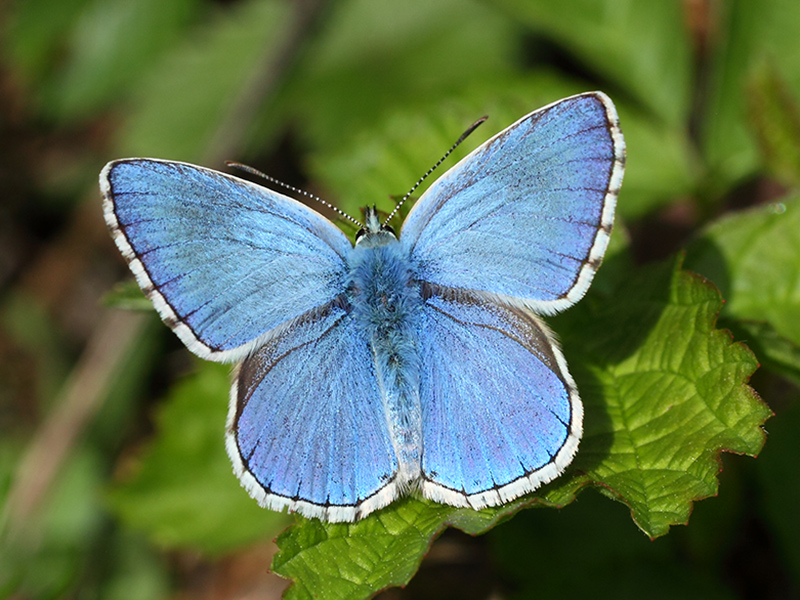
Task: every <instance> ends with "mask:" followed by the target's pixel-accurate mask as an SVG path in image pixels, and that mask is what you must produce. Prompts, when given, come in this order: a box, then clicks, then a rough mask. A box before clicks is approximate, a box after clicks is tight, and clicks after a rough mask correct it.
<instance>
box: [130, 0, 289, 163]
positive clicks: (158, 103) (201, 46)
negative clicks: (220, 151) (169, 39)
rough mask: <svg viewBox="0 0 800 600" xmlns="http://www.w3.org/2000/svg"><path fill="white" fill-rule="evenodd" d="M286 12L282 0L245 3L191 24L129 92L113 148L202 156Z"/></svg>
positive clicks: (268, 50) (279, 36)
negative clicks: (191, 29)
mask: <svg viewBox="0 0 800 600" xmlns="http://www.w3.org/2000/svg"><path fill="white" fill-rule="evenodd" d="M288 17H289V7H288V5H287V4H285V3H282V2H277V1H271V0H270V1H263V0H259V1H255V0H250V1H248V2H242V3H237V4H236V5H235V6H233V7H232V8H231V9H230V10H227V11H224V12H223V11H220V12H219V13H218V18H216V19H213V20H211V21H209V22H208V23H207V24H205V26H204V27H201V28H198V30H197V31H195V32H194V35H193V36H192V37H191V38H190V39H186V40H184V41H183V43H181V44H180V45H178V46H177V47H176V48H175V49H174V50H173V51H171V52H169V53H168V54H167V55H165V57H164V59H163V60H162V61H161V62H160V63H159V64H158V65H156V66H154V67H153V68H152V69H151V71H150V73H148V76H147V78H146V79H145V80H144V81H143V82H142V84H141V86H140V87H139V89H137V93H136V95H135V98H134V102H133V106H134V110H133V111H132V114H131V115H130V117H129V119H128V120H127V122H126V123H125V126H124V128H123V130H122V132H121V136H120V142H119V148H120V151H121V152H122V153H123V154H124V155H127V156H156V157H160V158H174V159H176V160H183V161H190V162H191V161H194V162H198V161H201V160H203V158H204V157H207V156H208V152H209V145H212V150H213V142H214V141H215V140H216V138H215V136H216V135H218V129H219V128H220V126H221V123H222V122H223V120H224V119H225V118H226V117H228V111H229V110H230V108H231V104H232V103H233V101H234V99H235V98H236V96H237V93H238V92H239V91H240V90H241V89H243V88H244V87H245V86H246V85H247V84H248V83H249V81H250V78H251V77H253V74H254V73H256V72H257V71H258V70H260V69H264V68H267V67H266V66H265V64H267V63H268V60H267V58H268V57H270V56H272V55H274V53H275V52H276V51H277V49H278V48H279V47H280V44H281V43H282V41H283V40H284V37H285V36H286V35H288V27H287V19H288ZM248 116H249V115H248ZM224 158H231V159H232V158H235V157H227V156H226V157H223V159H224ZM211 166H213V165H211ZM220 166H221V165H220Z"/></svg>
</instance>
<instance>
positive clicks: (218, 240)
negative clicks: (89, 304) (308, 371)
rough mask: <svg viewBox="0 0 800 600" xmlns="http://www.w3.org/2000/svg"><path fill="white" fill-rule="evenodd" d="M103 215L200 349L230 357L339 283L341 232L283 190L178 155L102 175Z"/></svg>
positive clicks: (156, 300) (166, 311) (345, 244)
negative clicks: (185, 160)
mask: <svg viewBox="0 0 800 600" xmlns="http://www.w3.org/2000/svg"><path fill="white" fill-rule="evenodd" d="M100 187H101V189H102V191H103V194H104V196H105V201H104V212H105V218H106V223H107V224H108V226H109V228H110V229H111V232H112V235H113V237H114V241H115V242H116V244H117V246H118V247H119V249H120V251H121V252H122V254H123V255H124V256H125V258H126V259H127V260H128V263H129V265H130V268H131V270H132V271H133V273H134V275H135V276H136V280H137V281H138V283H139V285H140V287H141V288H142V290H143V291H144V292H145V294H146V295H147V296H148V297H149V298H150V299H151V300H152V302H153V304H154V305H155V307H156V310H157V311H158V313H159V315H160V316H161V318H162V319H163V320H164V322H165V323H167V325H169V326H170V327H172V329H173V330H174V331H175V333H176V334H177V335H178V336H179V337H180V338H181V340H182V341H183V342H184V343H185V344H186V346H187V347H188V348H189V349H190V350H191V351H192V352H194V353H195V354H197V355H198V356H200V357H202V358H205V359H209V360H216V361H223V362H226V361H237V360H241V359H242V358H244V357H245V356H247V355H248V354H249V353H250V352H252V351H253V350H255V349H256V348H258V347H259V346H260V345H261V344H262V343H263V342H264V341H265V340H266V339H267V338H268V337H269V336H270V335H272V333H274V332H272V333H271V330H273V329H274V328H276V327H278V326H279V325H281V324H283V323H287V322H289V321H291V320H292V319H295V318H297V317H300V316H301V315H303V314H304V313H306V312H308V311H309V310H312V309H314V308H316V307H319V306H322V305H324V304H326V303H328V302H330V301H331V300H333V299H334V298H336V297H337V296H338V295H340V294H341V293H342V292H343V291H344V277H345V274H346V258H345V257H346V256H347V254H348V253H349V252H350V251H351V250H352V245H351V244H350V242H349V241H348V239H347V237H346V236H345V235H344V234H343V233H342V232H341V231H340V230H339V229H338V228H337V227H336V226H334V225H333V224H332V223H330V222H329V221H328V220H327V219H325V218H324V217H322V216H321V215H319V214H318V213H316V212H314V211H313V210H311V209H310V208H308V207H306V206H304V205H303V204H300V203H299V202H297V201H296V200H292V199H291V198H288V197H286V196H283V195H281V194H278V193H276V192H273V191H271V190H268V189H266V188H264V187H261V186H258V185H255V184H252V183H249V182H247V181H244V180H241V179H238V178H236V177H231V176H230V175H225V174H223V173H219V172H217V171H212V170H210V169H204V168H202V167H197V166H193V165H189V164H185V163H178V162H170V161H161V160H152V159H138V158H136V159H125V160H119V161H114V162H111V163H109V164H108V165H106V167H105V168H104V169H103V171H102V173H101V174H100Z"/></svg>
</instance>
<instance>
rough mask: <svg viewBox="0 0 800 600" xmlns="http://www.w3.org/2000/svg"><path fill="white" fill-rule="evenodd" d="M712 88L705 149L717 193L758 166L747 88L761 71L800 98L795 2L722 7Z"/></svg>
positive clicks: (737, 1) (799, 14)
mask: <svg viewBox="0 0 800 600" xmlns="http://www.w3.org/2000/svg"><path fill="white" fill-rule="evenodd" d="M717 9H718V14H717V19H718V23H719V24H718V27H719V34H718V35H715V36H714V38H715V39H716V40H717V43H716V44H715V46H714V55H713V57H712V64H713V67H714V68H713V70H712V71H711V77H710V91H709V93H708V100H707V102H706V106H705V111H704V118H703V120H702V139H703V152H704V155H705V158H706V160H707V162H708V164H709V167H710V170H711V175H712V179H711V180H710V182H709V184H710V185H712V186H713V187H714V190H715V191H716V192H717V193H724V192H725V191H726V190H727V188H728V187H729V185H730V184H731V183H733V182H735V181H738V180H741V179H743V178H745V177H748V176H750V175H752V174H753V173H754V172H755V171H756V170H757V168H758V166H759V153H758V148H757V146H756V139H755V137H754V136H753V128H752V125H751V124H750V123H748V119H747V117H748V110H747V104H746V103H747V101H748V94H747V86H748V83H749V82H751V81H752V80H753V77H758V74H757V72H758V70H759V69H763V68H764V67H765V66H768V67H769V68H770V69H774V70H775V72H776V74H777V75H778V76H779V78H780V79H781V80H782V81H784V82H785V83H786V85H787V88H788V90H789V91H790V92H791V93H792V94H793V95H794V97H798V96H800V45H798V44H797V38H798V35H800V11H798V10H797V4H796V2H795V1H794V0H732V1H730V2H722V3H720V4H719V5H717Z"/></svg>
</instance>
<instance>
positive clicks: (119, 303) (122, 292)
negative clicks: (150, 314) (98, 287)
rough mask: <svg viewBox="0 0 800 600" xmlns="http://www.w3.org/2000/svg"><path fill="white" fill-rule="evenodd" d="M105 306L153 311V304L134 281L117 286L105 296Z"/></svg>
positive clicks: (122, 282)
mask: <svg viewBox="0 0 800 600" xmlns="http://www.w3.org/2000/svg"><path fill="white" fill-rule="evenodd" d="M103 304H104V305H106V306H109V307H114V308H120V309H124V310H145V311H151V310H153V303H152V302H150V300H148V299H147V297H146V296H145V295H144V293H142V288H140V287H139V285H138V284H137V283H136V281H135V280H133V279H129V280H127V281H121V282H119V283H117V284H115V285H114V287H112V288H111V289H110V290H109V291H107V292H106V293H105V294H104V295H103Z"/></svg>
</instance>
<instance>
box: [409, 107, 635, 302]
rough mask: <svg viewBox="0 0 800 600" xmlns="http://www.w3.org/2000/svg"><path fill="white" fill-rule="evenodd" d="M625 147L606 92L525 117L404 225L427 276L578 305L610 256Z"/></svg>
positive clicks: (437, 188) (428, 195) (467, 161)
mask: <svg viewBox="0 0 800 600" xmlns="http://www.w3.org/2000/svg"><path fill="white" fill-rule="evenodd" d="M624 156H625V147H624V142H623V139H622V134H621V133H620V131H619V126H618V123H617V116H616V111H615V109H614V106H613V104H612V103H611V101H610V100H609V99H608V97H606V96H605V95H604V94H601V93H600V92H592V93H588V94H582V95H579V96H574V97H572V98H567V99H565V100H561V101H559V102H556V103H554V104H552V105H550V106H548V107H545V108H543V109H540V110H538V111H536V112H533V113H531V114H530V115H528V116H526V117H523V118H522V119H520V120H519V121H518V122H517V123H515V124H514V125H512V126H511V127H509V128H508V129H506V130H504V131H502V132H501V133H499V134H498V135H496V136H495V137H493V138H492V139H490V140H489V141H487V142H486V143H485V144H483V145H482V146H480V147H479V148H477V149H476V150H475V151H474V152H472V153H471V154H470V155H469V156H467V157H466V158H464V159H463V160H462V161H461V162H459V163H458V164H457V165H456V166H455V167H453V168H452V169H450V170H449V171H448V172H447V173H445V174H444V175H443V176H442V177H441V178H440V179H438V180H437V181H436V182H434V183H433V184H432V185H431V187H430V188H429V189H428V190H427V191H426V192H425V193H424V194H423V195H422V197H421V198H420V200H419V202H418V203H417V204H416V205H415V206H414V208H413V209H412V210H411V212H410V213H409V215H408V218H407V220H406V222H405V224H404V225H403V229H402V234H401V241H402V243H403V244H405V245H406V246H407V247H408V248H409V252H410V254H411V258H412V262H413V264H414V266H415V268H416V270H417V275H418V277H419V279H420V280H422V281H427V282H430V283H434V284H438V285H442V286H447V287H452V288H460V289H472V290H480V291H483V292H489V293H492V294H496V295H498V296H502V297H503V298H504V299H505V300H506V301H507V302H509V303H512V304H516V305H520V306H526V307H528V308H531V309H532V310H534V311H535V312H537V313H539V314H551V313H554V312H557V311H558V310H561V309H563V308H566V307H567V306H569V305H571V304H573V303H574V302H576V301H577V300H578V299H580V297H581V296H583V294H584V293H585V291H586V289H587V288H588V287H589V284H590V283H591V279H592V277H593V275H594V272H595V270H596V269H597V267H598V265H599V263H600V260H601V259H602V257H603V254H604V252H605V249H606V246H607V244H608V236H609V233H610V231H611V226H612V224H613V219H614V207H615V204H616V198H617V194H618V192H619V186H620V184H621V181H622V171H623V166H624Z"/></svg>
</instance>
